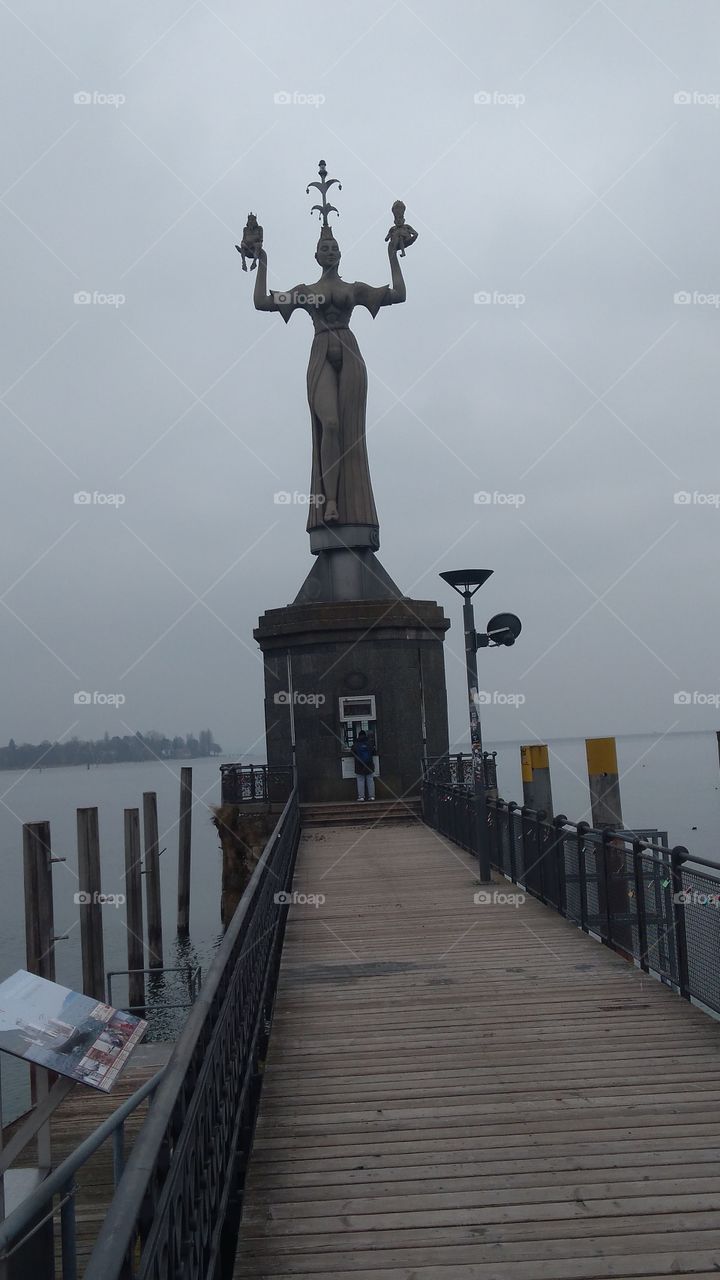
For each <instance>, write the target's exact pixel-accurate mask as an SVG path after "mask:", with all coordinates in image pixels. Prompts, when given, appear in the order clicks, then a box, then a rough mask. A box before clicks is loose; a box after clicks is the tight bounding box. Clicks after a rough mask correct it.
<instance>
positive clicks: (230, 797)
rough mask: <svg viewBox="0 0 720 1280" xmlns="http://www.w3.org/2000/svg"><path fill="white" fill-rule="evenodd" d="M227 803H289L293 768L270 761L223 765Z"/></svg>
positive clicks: (222, 789) (223, 797)
mask: <svg viewBox="0 0 720 1280" xmlns="http://www.w3.org/2000/svg"><path fill="white" fill-rule="evenodd" d="M220 780H221V782H220V795H221V800H222V803H223V804H256V803H258V802H261V803H267V804H285V801H286V800H287V798H288V796H289V795H290V792H291V791H292V787H293V771H292V768H290V767H288V768H284V767H282V766H278V767H273V768H270V766H269V765H267V764H221V765H220Z"/></svg>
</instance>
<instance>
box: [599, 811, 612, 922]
mask: <svg viewBox="0 0 720 1280" xmlns="http://www.w3.org/2000/svg"><path fill="white" fill-rule="evenodd" d="M601 835H602V845H601V846H600V852H601V855H602V868H601V875H602V888H603V898H604V903H603V904H602V905H603V906H604V908H605V929H606V931H607V937H606V938H604V939H603V941H604V942H606V943H607V945H608V946H609V947H611V946H612V945H613V917H612V908H611V904H610V842H611V840H614V839H615V832H614V831H613V829H612V827H603V830H602V833H601ZM598 887H599V886H598Z"/></svg>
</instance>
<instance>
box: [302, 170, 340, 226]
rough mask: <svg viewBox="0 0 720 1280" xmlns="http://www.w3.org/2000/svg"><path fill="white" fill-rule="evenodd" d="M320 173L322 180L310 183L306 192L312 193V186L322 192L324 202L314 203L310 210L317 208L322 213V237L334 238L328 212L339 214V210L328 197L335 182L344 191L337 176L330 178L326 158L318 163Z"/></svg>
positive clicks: (307, 193) (313, 210) (312, 211)
mask: <svg viewBox="0 0 720 1280" xmlns="http://www.w3.org/2000/svg"><path fill="white" fill-rule="evenodd" d="M318 173H319V174H320V181H319V182H311V183H309V184H308V186H307V188H306V191H305V194H306V195H309V194H310V187H317V189H318V191H319V192H320V195H321V196H322V204H314V205H313V207H312V209H311V210H310V212H311V213H314V212H315V210H317V212H318V213H319V214H320V218H321V219H322V227H321V229H320V239H321V240H334V239H335V237H334V235H333V231H332V227H331V226H330V223H329V222H328V214H330V213H338V214H339V210H338V209H336V208H335V205H334V204H328V202H327V198H326V197H327V193H328V191H329V190H330V188H331V186H332V185H333V183H337V189H338V191H342V183H340V182H338V180H337V178H328V176H327V168H326V166H325V161H324V160H321V161H320V164H319V165H318Z"/></svg>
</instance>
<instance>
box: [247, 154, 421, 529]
mask: <svg viewBox="0 0 720 1280" xmlns="http://www.w3.org/2000/svg"><path fill="white" fill-rule="evenodd" d="M319 174H320V180H319V182H312V183H310V186H309V187H308V192H309V191H310V187H316V188H317V189H318V191H319V192H320V194H321V197H322V204H317V205H315V206H314V208H313V210H312V212H315V211H316V210H317V211H318V213H319V214H320V220H321V227H320V239H319V240H318V243H317V249H316V253H315V260H316V262H317V264H318V266H319V267H320V272H321V275H320V278H319V279H318V280H317V281H315V282H314V283H312V284H304V283H303V284H298V285H296V286H295V287H294V288H293V289H290V290H286V291H282V292H279V291H276V290H269V289H268V285H267V254H266V252H265V250H264V248H262V229H261V228H258V231H259V232H260V237H259V241H258V238H257V235H255V236H253V235H252V234H251V233H252V232H253V231H254V228H253V227H252V226H251V225H250V224H251V219H252V218H253V215H252V214H251V215H250V217H249V218H248V227H246V229H245V232H244V234H243V244H242V246H240V247H239V251H240V252H243V249H245V251H246V252H247V255H248V256H254V258H255V259H256V261H257V267H258V270H257V275H256V277H255V289H254V296H253V301H254V304H255V307H256V308H257V310H258V311H275V312H279V314H280V315H281V316H282V318H283V320H284V321H286V322H287V321H288V320H289V319H290V317H291V316H292V315H293V314H294V312H295V311H304V312H305V313H306V314H307V315H309V317H310V319H311V321H312V324H313V329H314V338H313V343H312V349H311V352H310V363H309V366H308V371H307V395H308V403H309V407H310V420H311V426H312V470H311V480H310V495H311V500H310V502H309V515H308V522H307V528H308V532H309V533H311V534H312V533H313V531H314V530H316V529H318V528H322V527H327V526H330V525H335V526H356V527H358V526H359V527H360V528H362V529H364V530H367V531H368V532H367V536H368V537H369V538H371V537H372V536H373V535H372V531H373V530H374V531H375V533H374V538H375V539H377V529H378V527H379V526H378V517H377V511H376V508H375V501H374V498H373V491H372V485H371V482H370V468H369V465H368V456H367V447H366V440H365V418H366V409H367V368H366V366H365V361H364V360H363V358H362V355H361V353H360V348H359V347H358V344H357V341H356V339H355V336H354V334H353V333H352V332H351V330H350V318H351V316H352V313H353V310H354V309H355V308H356V307H365V308H366V309H367V310H368V311H369V312H370V315H371V316H372V317H373V319H374V318H375V316H376V315H377V313H378V311H379V310H380V309H381V307H387V306H391V305H392V304H393V303H401V302H404V301H405V296H406V294H405V281H404V279H403V275H402V271H401V269H400V264H399V262H398V247H399V248H400V250H401V252H402V254H403V256H404V247H405V246H406V245H409V244H413V243H414V241H415V240H416V239H417V232H416V231H414V230H413V228H412V227H409V226H407V225H406V224H405V221H404V216H403V215H404V213H405V205H404V204H403V203H402V201H397V202H396V203H395V204H394V205H393V213H394V215H395V224H394V226H393V227H392V229H391V232H390V233H389V234H388V236H387V237H386V241H387V242H388V258H389V265H390V284H385V285H379V286H373V285H369V284H366V283H364V282H363V281H354V282H352V283H350V282H347V281H344V280H343V279H341V277H340V274H339V270H338V268H339V266H340V248H339V245H338V242H337V240H336V239H335V233H334V229H333V227H332V226H331V224H330V221H329V215H330V214H331V213H337V209H336V208H335V206H334V205H331V204H329V202H328V200H327V192H328V190H329V189H330V187H332V186H333V185H337V186H338V188H339V189H340V184H339V183H338V182H337V179H336V178H328V176H327V169H326V167H325V161H324V160H321V161H320V168H319ZM255 226H256V227H257V220H256V219H255ZM236 247H238V246H236ZM243 265H244V262H243ZM253 266H255V261H254V262H253ZM368 545H375V544H374V543H373V542H372V541H371V542H369V543H368Z"/></svg>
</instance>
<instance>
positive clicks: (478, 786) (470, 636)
mask: <svg viewBox="0 0 720 1280" xmlns="http://www.w3.org/2000/svg"><path fill="white" fill-rule="evenodd" d="M492 572H493V570H492V569H451V570H448V571H447V572H446V573H441V574H440V577H441V578H442V579H443V580H444V581H445V582H447V583H448V585H449V586H451V587H452V588H453V590H454V591H457V593H458V595H460V596H462V600H463V629H464V632H465V669H466V674H467V688H468V712H469V716H470V751H471V754H472V773H473V796H474V804H475V824H476V830H477V846H478V847H477V859H478V874H479V877H480V880H481V881H489V880H490V879H491V878H492V868H491V864H490V839H489V831H488V822H487V795H486V788H485V762H484V759H483V744H482V726H481V724H480V698H479V695H478V674H477V651H478V649H482V648H487V647H488V646H489V645H493V646H495V645H500V644H504V645H511V644H514V643H515V640H516V637H517V636H518V635H519V634H520V631H521V624H520V619H519V618H516V617H515V614H512V613H502V614H497V615H496V616H495V617H494V618H491V620H490V622H489V623H488V626H487V632H486V633H485V634H483V635H478V633H477V632H476V630H475V611H474V609H473V602H472V599H473V596H474V595H475V593H476V591H479V590H480V588H481V587H482V586H483V584H484V583H485V582H487V580H488V578H489V577H491V575H492Z"/></svg>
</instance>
